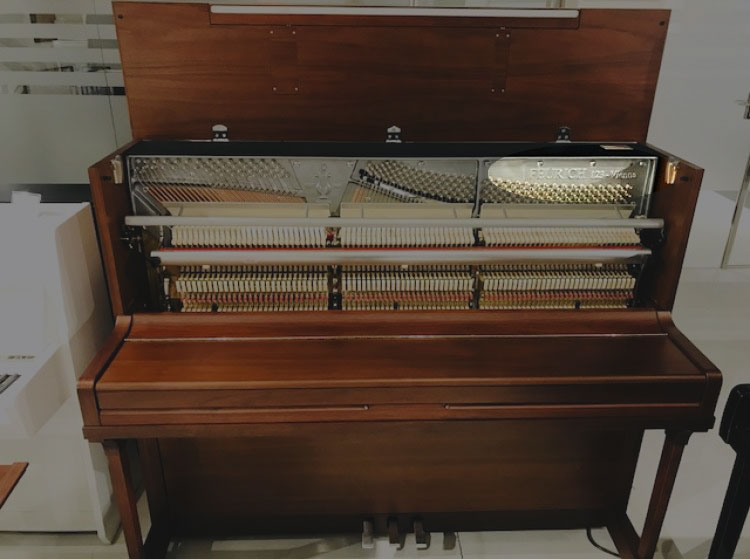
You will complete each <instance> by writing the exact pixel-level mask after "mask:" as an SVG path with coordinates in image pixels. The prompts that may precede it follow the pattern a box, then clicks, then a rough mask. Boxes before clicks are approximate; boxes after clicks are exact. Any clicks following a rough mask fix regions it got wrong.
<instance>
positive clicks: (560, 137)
mask: <svg viewBox="0 0 750 559" xmlns="http://www.w3.org/2000/svg"><path fill="white" fill-rule="evenodd" d="M572 138H573V131H572V130H571V129H570V126H561V127H560V128H558V129H557V139H556V140H555V141H556V142H571V141H572Z"/></svg>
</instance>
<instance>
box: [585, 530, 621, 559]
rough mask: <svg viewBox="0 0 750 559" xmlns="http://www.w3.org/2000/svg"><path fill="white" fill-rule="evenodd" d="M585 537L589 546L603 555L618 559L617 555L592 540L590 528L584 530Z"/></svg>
mask: <svg viewBox="0 0 750 559" xmlns="http://www.w3.org/2000/svg"><path fill="white" fill-rule="evenodd" d="M586 537H587V538H588V539H589V542H591V545H593V546H594V547H595V548H596V549H598V550H600V551H603V552H604V553H606V554H608V555H612V556H613V557H619V556H620V554H619V553H615V552H614V551H612V550H611V549H607V548H606V547H604V546H602V545H599V544H598V543H596V540H594V535H593V534H592V533H591V528H586Z"/></svg>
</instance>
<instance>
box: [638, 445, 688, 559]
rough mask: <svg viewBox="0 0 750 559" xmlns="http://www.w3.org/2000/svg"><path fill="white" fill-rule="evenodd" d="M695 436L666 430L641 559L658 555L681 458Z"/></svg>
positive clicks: (639, 555) (639, 553) (641, 549)
mask: <svg viewBox="0 0 750 559" xmlns="http://www.w3.org/2000/svg"><path fill="white" fill-rule="evenodd" d="M691 434H692V433H691V432H690V431H667V437H666V439H665V440H664V448H663V449H662V453H661V460H660V461H659V469H658V470H657V472H656V481H655V482H654V489H653V491H652V493H651V501H650V502H649V505H648V513H647V514H646V522H645V523H644V525H643V533H642V534H641V539H640V542H639V543H638V559H652V558H653V556H654V553H655V552H656V544H657V543H658V541H659V534H660V533H661V528H662V525H663V524H664V516H665V515H666V513H667V505H668V504H669V498H670V496H671V495H672V489H673V488H674V482H675V479H676V477H677V470H678V468H679V466H680V460H681V459H682V451H683V450H685V445H686V444H687V442H688V439H689V438H690V435H691Z"/></svg>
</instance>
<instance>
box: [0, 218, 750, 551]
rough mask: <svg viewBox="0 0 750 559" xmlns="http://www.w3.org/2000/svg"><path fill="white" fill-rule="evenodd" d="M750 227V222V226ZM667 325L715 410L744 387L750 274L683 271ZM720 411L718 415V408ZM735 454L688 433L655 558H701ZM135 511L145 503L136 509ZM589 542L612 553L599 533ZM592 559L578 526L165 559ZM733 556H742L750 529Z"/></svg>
mask: <svg viewBox="0 0 750 559" xmlns="http://www.w3.org/2000/svg"><path fill="white" fill-rule="evenodd" d="M749 221H750V220H749ZM675 322H676V323H677V325H678V326H679V327H680V328H681V329H682V330H683V331H684V332H685V334H687V335H688V337H690V338H691V339H692V340H693V341H694V342H695V343H696V345H698V347H700V349H701V350H703V351H704V352H705V353H706V354H707V355H708V356H709V358H711V359H712V360H713V361H714V362H715V363H716V365H717V366H718V367H719V368H720V369H721V370H722V371H723V373H724V388H723V390H722V397H721V399H720V401H719V410H720V411H721V410H723V406H724V403H725V401H726V395H727V393H728V390H729V388H731V387H732V386H734V385H735V384H738V383H741V382H747V381H748V379H749V378H750V377H748V375H747V370H748V366H750V268H745V269H730V270H716V269H699V268H694V269H687V270H685V272H684V274H683V279H682V282H681V285H680V290H679V293H678V298H677V303H676V307H675ZM719 413H720V412H719ZM662 441H663V434H660V433H648V434H647V436H646V438H645V440H644V444H643V451H642V456H641V460H640V462H639V465H638V469H637V471H636V477H635V481H634V485H633V493H632V496H631V502H630V507H629V509H628V512H629V514H630V516H631V518H632V520H633V523H634V524H635V526H636V528H637V529H640V525H641V524H642V522H643V518H644V516H645V511H646V507H647V505H648V497H649V493H650V488H651V483H652V481H653V475H654V472H655V470H656V466H657V462H658V459H659V453H660V450H661V443H662ZM733 461H734V454H733V452H732V451H731V450H730V449H729V448H728V447H727V446H726V445H725V444H724V443H723V442H722V441H721V439H720V438H719V437H718V434H717V432H716V430H714V431H712V432H710V433H707V434H699V435H694V437H693V438H692V440H691V441H690V443H689V444H688V447H687V449H686V451H685V455H684V458H683V465H682V469H681V470H680V475H679V477H678V479H677V483H676V485H675V490H674V495H673V498H672V503H671V506H670V510H669V513H668V515H667V519H666V522H665V526H664V530H663V533H662V540H661V542H660V544H659V553H658V557H659V558H660V559H705V558H706V556H707V554H708V549H709V546H710V539H711V536H712V534H713V531H714V528H715V524H716V519H717V518H718V514H719V510H720V507H721V502H722V499H723V496H724V492H725V490H726V483H727V479H728V475H729V472H730V470H731V466H732V463H733ZM141 505H143V503H141ZM593 535H594V539H595V540H596V541H597V542H598V543H599V544H600V545H602V546H604V547H606V548H610V549H614V545H613V544H612V541H611V540H610V538H609V536H608V535H607V533H606V532H605V531H604V530H594V533H593ZM126 557H127V555H126V553H125V547H124V544H123V542H122V540H121V538H119V539H118V540H117V541H116V542H115V543H114V544H113V545H104V544H102V543H100V542H99V540H98V539H97V537H96V536H95V535H92V534H67V535H41V534H8V533H5V534H0V559H121V558H122V559H124V558H126ZM389 557H394V558H401V559H412V558H417V557H418V558H420V559H422V558H424V559H430V558H448V557H450V558H465V559H490V558H495V557H503V558H508V559H542V558H547V557H554V558H556V559H589V558H591V559H593V558H606V557H609V556H608V555H607V554H605V553H604V552H602V551H599V550H597V549H596V548H594V547H593V546H592V545H591V543H589V541H588V540H587V538H586V534H585V532H584V531H582V530H578V531H545V532H462V533H460V534H458V538H457V541H456V545H455V547H454V548H453V549H450V550H445V549H443V535H442V534H434V535H433V538H432V543H431V546H430V549H429V550H428V551H418V550H417V549H416V547H415V545H414V540H413V538H411V537H410V538H408V539H407V542H406V545H405V547H404V549H402V550H399V551H395V550H393V549H391V548H390V547H389V545H388V542H387V541H386V540H379V541H377V545H376V548H375V549H374V550H363V549H362V547H361V544H360V540H359V537H358V536H356V535H353V536H352V535H349V536H338V537H321V538H290V539H284V540H279V539H253V540H231V541H230V540H222V541H201V540H195V541H192V540H187V541H179V542H173V543H172V546H171V549H170V552H169V558H170V559H239V558H243V559H315V558H317V559H359V558H389ZM735 559H750V529H748V530H746V537H744V538H743V540H742V541H741V542H740V547H739V549H738V553H737V554H736V555H735Z"/></svg>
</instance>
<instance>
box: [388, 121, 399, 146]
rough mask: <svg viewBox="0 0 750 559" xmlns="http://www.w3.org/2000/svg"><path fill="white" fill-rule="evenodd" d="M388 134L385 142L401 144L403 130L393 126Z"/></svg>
mask: <svg viewBox="0 0 750 559" xmlns="http://www.w3.org/2000/svg"><path fill="white" fill-rule="evenodd" d="M386 132H387V135H386V139H385V141H386V142H387V143H398V144H400V143H401V128H399V127H398V126H396V125H393V126H391V127H390V128H389V129H388V130H387V131H386Z"/></svg>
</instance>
